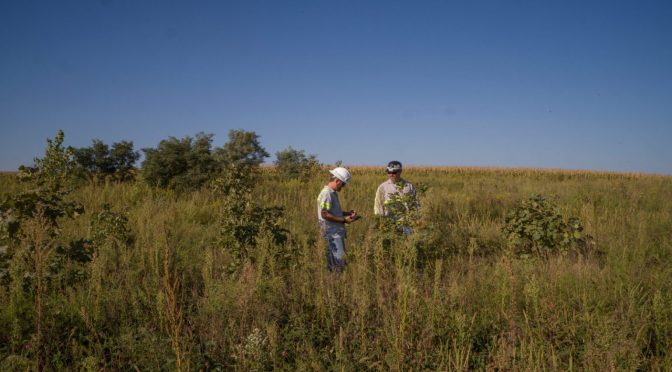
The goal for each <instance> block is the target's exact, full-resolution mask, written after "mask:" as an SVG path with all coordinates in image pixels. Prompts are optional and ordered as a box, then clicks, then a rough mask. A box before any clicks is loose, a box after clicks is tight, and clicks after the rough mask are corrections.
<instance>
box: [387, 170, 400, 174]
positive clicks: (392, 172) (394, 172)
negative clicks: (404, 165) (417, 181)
mask: <svg viewBox="0 0 672 372" xmlns="http://www.w3.org/2000/svg"><path fill="white" fill-rule="evenodd" d="M399 172H400V171H387V174H398V173H399Z"/></svg>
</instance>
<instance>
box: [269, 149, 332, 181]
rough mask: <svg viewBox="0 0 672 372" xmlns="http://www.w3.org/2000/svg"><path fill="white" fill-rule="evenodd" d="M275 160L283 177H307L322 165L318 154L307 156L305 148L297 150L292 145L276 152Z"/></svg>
mask: <svg viewBox="0 0 672 372" xmlns="http://www.w3.org/2000/svg"><path fill="white" fill-rule="evenodd" d="M275 157H276V161H275V162H274V164H275V166H276V167H277V170H278V172H280V173H281V174H282V175H283V177H287V178H298V179H304V180H305V179H307V178H309V177H310V176H311V175H313V174H315V173H316V172H317V171H318V170H319V169H320V167H321V166H322V165H321V164H320V162H319V161H318V160H317V156H316V155H309V156H306V154H305V152H304V151H303V150H295V149H293V148H292V147H291V146H289V147H288V148H286V149H285V150H282V151H278V152H276V153H275Z"/></svg>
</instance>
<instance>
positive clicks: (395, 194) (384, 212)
mask: <svg viewBox="0 0 672 372" xmlns="http://www.w3.org/2000/svg"><path fill="white" fill-rule="evenodd" d="M385 170H386V172H387V180H386V181H385V182H383V183H381V184H380V186H378V189H377V190H376V198H375V201H374V203H373V213H374V214H375V215H377V216H385V217H388V218H391V219H393V220H398V219H399V218H400V217H401V214H403V213H404V211H408V210H409V209H414V210H417V209H418V208H420V202H419V201H418V197H417V195H416V191H415V186H413V184H412V183H410V182H408V181H406V180H405V179H403V178H401V171H402V167H401V163H400V162H398V161H396V160H393V161H391V162H389V163H388V164H387V167H386V168H385ZM401 229H402V230H403V233H404V234H406V235H408V234H410V233H411V229H410V227H409V226H401Z"/></svg>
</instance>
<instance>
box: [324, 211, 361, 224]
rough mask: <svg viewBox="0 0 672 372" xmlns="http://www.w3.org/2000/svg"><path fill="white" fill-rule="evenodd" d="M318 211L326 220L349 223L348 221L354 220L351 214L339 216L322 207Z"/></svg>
mask: <svg viewBox="0 0 672 372" xmlns="http://www.w3.org/2000/svg"><path fill="white" fill-rule="evenodd" d="M320 213H321V214H322V218H324V219H325V220H327V221H331V222H337V223H350V222H352V221H354V220H355V217H353V215H351V214H348V215H347V216H343V217H341V216H337V215H335V214H333V213H331V212H329V211H328V210H326V209H323V210H322V212H320Z"/></svg>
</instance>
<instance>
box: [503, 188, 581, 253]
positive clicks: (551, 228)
mask: <svg viewBox="0 0 672 372" xmlns="http://www.w3.org/2000/svg"><path fill="white" fill-rule="evenodd" d="M503 233H504V234H505V235H506V238H507V240H508V241H509V243H510V246H511V247H512V248H513V250H514V253H515V254H517V255H520V256H527V255H537V256H538V257H541V258H548V256H549V255H550V254H553V253H561V254H567V253H569V252H574V253H585V251H586V248H587V245H588V241H589V240H590V236H587V235H584V234H583V225H582V224H581V221H580V220H579V219H578V218H575V217H571V218H569V219H567V220H565V219H564V217H563V216H562V215H561V214H560V212H559V211H558V207H557V206H556V205H555V204H553V203H552V202H551V201H549V200H547V199H546V198H544V197H543V196H541V195H534V196H532V197H531V198H530V199H528V200H524V201H523V202H522V203H521V205H520V206H519V207H518V208H516V209H515V210H513V211H511V212H510V213H509V214H508V215H507V216H506V219H505V226H504V228H503Z"/></svg>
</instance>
